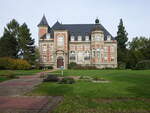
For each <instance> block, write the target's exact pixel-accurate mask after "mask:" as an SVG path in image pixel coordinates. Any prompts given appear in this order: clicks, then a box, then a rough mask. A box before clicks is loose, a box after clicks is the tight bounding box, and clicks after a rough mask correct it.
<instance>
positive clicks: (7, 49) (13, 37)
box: [0, 19, 19, 58]
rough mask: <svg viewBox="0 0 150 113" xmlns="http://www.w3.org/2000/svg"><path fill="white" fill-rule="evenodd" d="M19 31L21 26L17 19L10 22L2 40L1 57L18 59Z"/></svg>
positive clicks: (0, 40)
mask: <svg viewBox="0 0 150 113" xmlns="http://www.w3.org/2000/svg"><path fill="white" fill-rule="evenodd" d="M18 30H19V24H18V22H17V21H16V20H15V19H13V20H12V21H10V23H8V24H7V26H6V28H4V33H3V36H2V37H1V39H0V57H13V58H16V57H17V53H18V43H17V40H18Z"/></svg>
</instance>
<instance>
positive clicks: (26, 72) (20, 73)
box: [0, 70, 42, 82]
mask: <svg viewBox="0 0 150 113" xmlns="http://www.w3.org/2000/svg"><path fill="white" fill-rule="evenodd" d="M41 71H42V70H0V82H3V81H6V80H9V79H10V78H8V77H5V76H3V75H4V74H6V73H11V72H13V73H14V74H15V75H16V76H24V75H34V74H36V73H38V72H41Z"/></svg>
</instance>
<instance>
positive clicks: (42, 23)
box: [38, 15, 49, 27]
mask: <svg viewBox="0 0 150 113" xmlns="http://www.w3.org/2000/svg"><path fill="white" fill-rule="evenodd" d="M40 26H47V27H49V25H48V22H47V20H46V17H45V15H43V18H42V20H41V21H40V23H39V24H38V27H40Z"/></svg>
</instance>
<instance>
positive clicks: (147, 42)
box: [127, 37, 150, 68]
mask: <svg viewBox="0 0 150 113" xmlns="http://www.w3.org/2000/svg"><path fill="white" fill-rule="evenodd" d="M149 48H150V39H148V38H146V37H135V38H133V40H132V41H131V42H129V56H128V62H127V63H128V68H135V66H136V64H137V63H138V62H141V61H144V60H149V59H150V50H149Z"/></svg>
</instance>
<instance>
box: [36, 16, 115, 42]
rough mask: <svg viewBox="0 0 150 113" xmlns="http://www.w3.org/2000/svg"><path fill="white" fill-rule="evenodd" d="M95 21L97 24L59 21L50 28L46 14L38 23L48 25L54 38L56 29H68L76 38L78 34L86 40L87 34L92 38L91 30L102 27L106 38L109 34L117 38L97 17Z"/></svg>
mask: <svg viewBox="0 0 150 113" xmlns="http://www.w3.org/2000/svg"><path fill="white" fill-rule="evenodd" d="M95 22H96V23H95V24H61V23H59V22H58V21H57V22H56V23H55V24H54V25H53V26H52V27H51V28H50V27H49V25H48V22H47V20H46V17H45V15H44V16H43V18H42V20H41V22H40V23H39V24H38V27H39V26H47V27H48V32H49V33H50V34H51V38H53V35H54V30H67V31H68V32H69V35H70V36H74V37H75V40H77V38H78V36H82V40H83V41H84V40H85V36H89V37H90V38H91V32H92V31H93V30H97V29H100V30H102V31H103V32H104V40H107V37H108V36H111V38H112V40H115V38H114V37H113V36H112V35H111V34H110V33H109V32H108V31H107V30H106V29H105V28H104V27H103V26H102V25H101V24H100V23H99V20H98V19H96V21H95Z"/></svg>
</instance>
